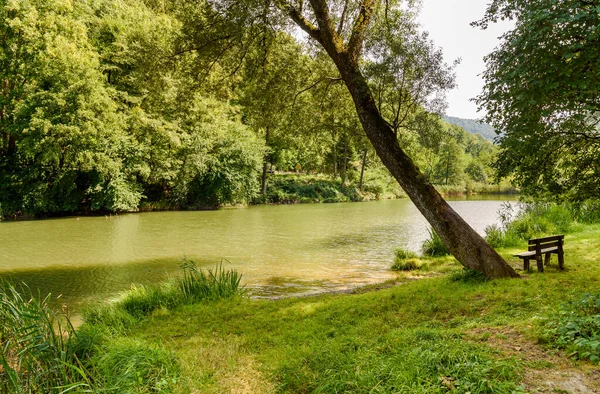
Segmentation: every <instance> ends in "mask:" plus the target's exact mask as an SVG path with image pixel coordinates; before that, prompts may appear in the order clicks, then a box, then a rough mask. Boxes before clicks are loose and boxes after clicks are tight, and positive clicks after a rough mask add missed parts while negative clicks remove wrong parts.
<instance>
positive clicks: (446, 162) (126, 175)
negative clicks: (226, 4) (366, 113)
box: [0, 0, 497, 217]
mask: <svg viewBox="0 0 600 394" xmlns="http://www.w3.org/2000/svg"><path fill="white" fill-rule="evenodd" d="M192 3H193V2H192ZM192 3H189V2H169V1H155V0H153V1H150V0H148V1H135V0H83V1H76V2H72V1H69V0H51V1H47V0H24V1H2V2H1V3H0V4H1V8H0V34H2V36H3V37H4V39H3V40H2V42H1V43H0V81H2V88H1V90H0V216H9V215H10V216H17V217H18V216H21V215H40V214H65V213H72V212H78V213H85V212H94V211H97V212H109V211H133V210H138V209H140V208H141V209H158V208H181V209H185V208H209V207H216V206H221V205H224V204H238V203H252V202H255V201H264V198H263V199H262V200H261V195H266V192H267V187H268V185H269V182H268V178H269V177H273V176H274V174H277V173H280V172H294V173H303V174H326V175H327V176H329V177H330V178H331V179H332V180H333V181H335V182H338V183H339V184H340V185H342V186H346V185H354V186H355V187H356V188H357V189H359V190H360V192H364V193H368V192H369V191H370V190H371V191H375V194H377V195H380V194H381V193H377V191H381V189H382V187H383V186H382V185H387V184H389V183H390V180H391V176H390V175H389V173H388V172H387V170H385V167H383V165H382V164H381V163H380V161H379V159H378V158H377V155H376V154H375V152H374V150H373V148H372V147H371V146H370V144H369V143H368V141H367V139H366V137H365V135H364V132H363V130H362V126H361V124H360V122H359V120H358V118H357V115H356V112H355V110H354V106H353V103H352V99H351V98H350V95H349V94H348V92H347V90H346V88H345V86H343V84H341V83H340V78H339V75H338V74H337V71H336V70H335V68H334V67H333V65H332V63H331V61H330V60H329V59H328V58H327V56H325V55H324V54H323V53H322V52H321V51H320V50H319V49H317V48H315V47H314V46H311V45H310V44H309V43H307V42H305V41H303V40H302V39H301V38H298V37H297V34H292V33H293V32H290V33H285V32H282V31H274V30H269V29H268V25H257V27H256V29H257V31H254V32H252V34H253V37H252V38H251V41H252V45H244V43H246V42H247V41H246V40H245V39H246V38H247V37H241V36H240V34H248V32H247V31H245V32H243V33H239V32H237V31H236V30H235V26H230V28H231V30H228V31H227V30H225V31H223V30H222V26H221V25H219V26H220V29H216V28H215V29H211V21H214V20H216V19H218V13H219V11H218V10H215V9H213V8H210V7H209V6H208V5H205V6H202V5H198V4H197V3H194V4H192ZM407 18H408V19H406V20H403V21H402V23H404V27H403V28H404V29H405V30H406V32H405V36H406V37H408V38H407V40H406V43H407V45H405V47H402V48H400V50H401V51H402V53H403V56H400V57H399V56H396V58H399V59H403V60H402V61H401V62H400V63H399V64H398V65H397V67H396V68H397V72H398V73H400V74H402V75H404V76H405V78H404V79H403V81H404V80H406V81H407V82H406V86H401V87H397V86H393V83H392V82H393V80H391V79H390V78H389V76H387V75H386V74H385V73H384V72H383V71H382V70H381V64H378V63H377V62H376V61H373V62H372V64H366V65H365V67H364V68H365V72H366V73H368V74H369V76H370V77H371V78H370V79H371V80H372V81H373V86H372V89H373V91H374V92H375V94H376V95H377V97H378V100H379V102H378V106H379V108H380V110H381V112H382V113H383V114H386V116H387V118H388V119H390V124H391V125H392V126H393V128H394V130H395V132H396V135H397V137H398V139H399V140H400V141H401V143H402V146H403V147H404V148H405V149H406V150H407V151H408V152H409V153H410V154H411V157H412V158H413V160H414V161H415V162H416V164H417V165H418V166H419V167H420V168H421V170H422V171H423V173H424V174H425V175H426V176H427V177H428V178H429V180H430V181H431V182H433V183H434V184H439V185H465V184H468V183H488V182H489V181H490V180H491V179H492V175H493V171H492V169H491V163H492V162H493V160H494V157H495V155H496V150H497V148H496V147H494V146H493V145H492V144H491V143H489V142H488V141H486V140H485V139H484V138H482V137H480V136H477V135H475V136H474V135H470V134H469V133H467V132H465V131H464V130H463V129H462V128H460V127H457V126H453V125H449V124H447V123H445V122H444V121H442V120H441V119H440V117H439V115H438V114H439V113H441V112H442V111H443V108H444V103H443V92H444V91H445V90H446V89H448V88H449V87H452V86H453V84H454V82H453V81H454V79H453V74H452V67H451V66H446V65H444V64H443V62H442V60H441V54H440V52H439V50H437V49H435V48H434V47H433V45H432V44H431V43H430V42H429V41H428V40H427V38H426V36H423V35H421V33H419V32H418V26H417V25H416V24H415V22H414V20H413V19H411V18H413V16H410V17H407ZM198 26H201V28H198ZM217 42H218V44H219V45H216V44H215V43H217ZM224 48H225V49H227V50H225V49H224ZM299 53H300V54H301V55H300V56H299V55H298V54H299ZM415 59H417V60H418V61H416V62H415V61H414V60H415ZM411 61H412V62H413V63H410V62H411ZM412 64H416V65H414V66H413V65H412ZM419 67H420V68H419ZM434 70H435V71H434ZM419 73H420V74H419ZM435 73H438V74H435ZM415 75H417V76H415ZM418 75H422V76H421V77H419V76H418ZM409 76H412V77H411V78H413V79H414V82H413V83H412V84H411V83H410V82H409ZM424 76H426V77H427V78H428V79H427V83H426V84H424V83H420V82H422V81H419V80H418V78H423V79H424V78H425V77H424ZM419 89H420V90H419ZM408 93H410V95H408ZM432 94H437V95H439V96H440V97H441V98H440V99H439V100H437V101H436V105H434V106H429V107H428V106H427V105H426V102H425V100H421V98H424V97H426V96H431V95H432ZM407 97H410V100H409V101H407Z"/></svg>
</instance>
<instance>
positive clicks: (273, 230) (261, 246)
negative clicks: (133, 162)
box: [0, 197, 514, 305]
mask: <svg viewBox="0 0 600 394" xmlns="http://www.w3.org/2000/svg"><path fill="white" fill-rule="evenodd" d="M496 198H497V197H496ZM513 199H514V198H513ZM505 200H506V198H502V199H501V200H500V199H496V200H461V201H451V202H450V204H451V205H452V206H453V207H454V209H456V211H457V212H458V213H459V214H460V215H461V216H463V218H465V220H466V221H467V222H468V223H469V224H471V226H473V227H474V228H475V230H476V231H478V232H479V233H481V234H483V231H484V229H485V227H486V226H487V225H489V224H492V223H495V222H496V221H497V211H498V209H499V208H500V205H501V204H502V201H505ZM427 237H428V225H427V223H426V221H425V219H424V218H423V217H422V216H421V214H420V213H419V212H418V211H417V209H416V208H415V207H414V205H413V204H412V203H411V202H410V201H409V200H407V199H405V200H388V201H374V202H363V203H342V204H306V205H280V206H259V207H250V208H245V209H225V210H218V211H201V212H153V213H140V214H129V215H120V216H109V217H79V218H76V217H73V218H64V219H52V220H41V221H23V222H2V223H0V276H2V277H12V279H13V280H17V281H23V282H25V283H27V284H28V285H29V286H30V287H32V288H33V289H34V290H37V289H39V291H40V292H41V293H42V294H46V293H48V292H51V293H52V294H54V295H58V294H62V299H63V300H64V302H67V303H69V304H70V305H71V304H78V303H81V302H86V301H87V300H89V299H90V298H96V297H100V298H107V297H110V296H114V295H115V294H117V293H118V292H120V291H122V290H124V289H127V288H129V287H130V286H131V284H132V283H154V282H158V281H162V280H165V279H166V278H167V277H168V276H169V275H176V274H177V273H178V272H179V266H180V264H181V259H182V258H184V257H187V258H189V259H192V260H194V261H196V263H197V264H198V265H199V266H205V267H214V266H215V265H216V264H217V263H219V262H223V264H224V266H225V267H233V268H236V269H238V270H239V271H241V272H242V273H243V282H244V283H245V284H246V285H247V287H248V289H249V290H250V292H251V293H252V294H253V295H255V296H271V295H282V294H289V293H311V292H315V291H320V290H324V289H345V288H349V287H353V286H358V285H364V284H368V283H373V282H377V281H383V280H386V279H388V278H391V277H393V276H394V274H393V273H392V272H391V271H390V269H389V267H390V265H391V263H392V259H393V250H394V249H395V248H396V247H403V248H407V249H410V250H413V251H419V248H420V245H421V243H422V242H423V240H425V239H426V238H427Z"/></svg>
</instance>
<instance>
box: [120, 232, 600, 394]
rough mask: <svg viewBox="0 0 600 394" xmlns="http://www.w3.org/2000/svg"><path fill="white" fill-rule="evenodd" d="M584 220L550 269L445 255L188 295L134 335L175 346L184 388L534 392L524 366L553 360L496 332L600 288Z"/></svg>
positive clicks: (538, 319) (537, 323)
mask: <svg viewBox="0 0 600 394" xmlns="http://www.w3.org/2000/svg"><path fill="white" fill-rule="evenodd" d="M580 230H581V231H579V232H577V233H574V234H569V235H567V237H566V241H567V242H566V245H565V253H566V267H567V269H566V271H564V272H563V271H560V270H558V267H557V264H556V262H553V263H552V264H551V265H550V266H549V267H548V268H547V269H546V272H545V273H541V274H540V273H537V272H532V273H529V274H528V275H527V276H526V277H524V278H522V279H517V280H495V281H484V280H481V278H479V277H478V276H477V275H475V274H473V273H469V272H466V271H463V270H461V269H460V266H459V265H458V264H457V263H456V262H453V259H452V258H451V257H443V258H440V259H433V260H431V266H432V268H431V269H430V271H429V274H431V275H434V276H433V277H431V278H428V279H422V280H406V281H404V282H402V285H400V286H394V287H392V288H388V289H384V290H378V291H371V292H364V293H361V294H352V295H322V296H319V297H309V298H299V299H284V300H279V301H264V300H251V299H247V298H239V297H236V298H232V299H227V300H222V301H218V302H216V303H201V304H189V305H183V306H180V307H178V308H175V309H173V310H168V311H163V312H162V313H160V314H153V315H151V316H149V317H148V318H147V319H144V320H143V321H142V322H141V323H140V324H139V325H136V327H132V328H128V329H127V330H126V336H127V337H128V338H130V339H133V340H136V341H142V342H144V343H148V344H151V345H154V346H156V347H159V346H162V347H163V348H164V349H165V350H166V351H167V352H172V354H174V355H175V357H176V358H177V360H179V363H180V365H181V367H180V368H181V369H180V375H179V377H178V379H179V380H178V382H177V388H176V390H175V392H182V393H187V392H193V391H198V392H230V391H234V390H236V389H237V388H239V387H242V386H243V387H245V388H246V390H247V391H248V392H257V393H262V392H290V393H302V392H323V393H325V392H327V393H329V392H382V393H387V392H407V393H446V392H462V393H465V392H471V393H512V392H517V393H518V392H527V389H526V388H524V387H523V386H522V384H523V383H522V379H523V368H525V367H527V366H528V365H532V364H531V363H532V362H534V363H535V362H538V363H542V362H546V360H537V361H536V360H529V359H528V360H525V359H522V358H520V356H519V355H507V354H505V353H503V352H502V350H501V349H498V348H496V347H494V346H492V344H491V343H490V339H489V338H490V332H492V333H493V332H495V331H498V330H500V331H501V330H502V328H504V327H511V329H512V330H514V332H516V333H521V334H519V335H522V336H523V337H524V338H526V339H527V340H528V341H531V342H533V343H535V342H537V341H543V340H544V338H547V334H545V332H546V331H545V330H546V328H545V327H546V326H545V323H544V322H546V321H548V319H550V318H551V317H552V316H555V314H556V313H558V311H559V310H561V309H560V308H561V305H562V304H563V303H564V302H565V301H569V300H577V299H579V298H580V297H581V295H582V294H584V293H589V292H590V290H591V289H594V288H597V287H598V285H599V281H600V279H599V278H600V261H599V259H598V255H597V248H598V239H600V226H598V225H594V226H586V227H582V228H580ZM513 252H514V249H510V248H509V249H501V250H500V253H501V254H502V255H503V256H505V257H508V256H510V255H511V254H512V253H513ZM428 261H429V260H428ZM436 261H439V262H437V263H436ZM511 262H512V263H513V264H515V265H517V264H519V262H518V261H517V260H516V259H513V260H511ZM436 272H437V273H438V274H436ZM440 272H452V273H451V274H449V275H446V274H442V275H440V274H439V273H440ZM435 275H437V276H435ZM478 332H484V334H474V333H478ZM492 337H493V335H492ZM511 339H512V338H506V340H507V341H510V340H511ZM553 346H554V345H553ZM567 356H568V355H567V354H565V355H564V356H563V357H567ZM535 365H537V364H535ZM544 365H545V364H544Z"/></svg>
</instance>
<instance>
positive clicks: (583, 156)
mask: <svg viewBox="0 0 600 394" xmlns="http://www.w3.org/2000/svg"><path fill="white" fill-rule="evenodd" d="M504 18H508V19H512V20H514V22H515V27H514V29H513V30H512V31H510V32H508V33H506V34H505V35H504V36H503V37H502V43H501V44H500V45H499V46H498V48H497V49H496V50H495V51H494V52H493V53H492V54H490V55H489V56H487V58H486V63H487V70H486V71H485V73H484V74H483V76H484V79H485V81H486V82H485V87H484V91H483V93H482V94H481V95H480V96H479V97H478V99H477V102H478V104H479V106H480V107H482V108H483V109H485V110H486V113H487V115H486V117H485V120H486V121H487V122H488V123H490V124H491V125H492V126H493V127H495V128H496V129H497V130H501V131H502V134H501V135H500V136H499V138H498V141H499V143H500V147H501V152H500V155H499V159H498V162H497V167H498V170H499V175H500V176H507V175H511V176H513V177H514V182H515V183H516V184H517V185H518V186H519V187H520V188H521V190H522V192H524V193H526V194H529V195H531V196H534V197H540V198H546V199H548V200H553V201H557V200H558V201H565V200H566V201H584V200H586V199H588V198H596V197H597V195H598V190H600V182H599V181H600V176H598V175H599V174H598V168H599V164H600V155H598V151H599V149H600V139H598V113H599V112H598V110H599V109H600V101H599V100H598V95H597V92H598V90H600V82H599V80H598V79H597V78H595V77H592V76H593V75H596V74H597V73H598V70H600V62H599V59H598V56H597V52H598V46H599V45H600V34H599V33H598V30H597V26H598V24H599V23H600V14H599V13H598V9H597V2H595V1H589V2H585V1H579V0H561V1H555V0H539V1H516V0H494V1H492V2H491V3H490V4H489V5H488V9H487V12H486V15H485V17H484V18H483V19H482V20H481V21H480V22H479V23H477V24H478V25H480V26H482V27H483V28H485V27H487V25H488V24H489V23H493V22H495V21H497V20H499V19H504Z"/></svg>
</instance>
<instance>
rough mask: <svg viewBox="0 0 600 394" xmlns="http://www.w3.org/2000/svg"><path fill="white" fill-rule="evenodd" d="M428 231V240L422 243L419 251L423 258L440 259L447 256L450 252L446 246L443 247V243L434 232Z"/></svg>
mask: <svg viewBox="0 0 600 394" xmlns="http://www.w3.org/2000/svg"><path fill="white" fill-rule="evenodd" d="M428 231H429V238H428V239H426V240H425V241H423V244H422V245H421V251H422V252H423V254H424V255H425V256H431V257H441V256H446V255H449V254H450V251H449V250H448V248H447V247H446V245H444V242H442V239H441V238H440V236H439V235H437V233H436V232H435V230H433V229H432V228H430V229H429V230H428Z"/></svg>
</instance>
